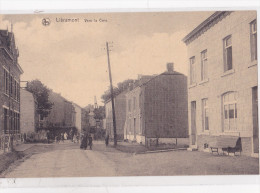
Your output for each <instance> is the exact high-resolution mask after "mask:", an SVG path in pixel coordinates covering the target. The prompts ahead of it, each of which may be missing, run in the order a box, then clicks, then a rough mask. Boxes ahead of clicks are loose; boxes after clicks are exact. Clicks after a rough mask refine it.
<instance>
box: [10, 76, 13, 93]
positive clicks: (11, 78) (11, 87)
mask: <svg viewBox="0 0 260 193" xmlns="http://www.w3.org/2000/svg"><path fill="white" fill-rule="evenodd" d="M10 95H11V96H13V77H12V76H10Z"/></svg>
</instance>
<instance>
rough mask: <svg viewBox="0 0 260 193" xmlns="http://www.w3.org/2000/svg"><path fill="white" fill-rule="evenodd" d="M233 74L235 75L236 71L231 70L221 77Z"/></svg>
mask: <svg viewBox="0 0 260 193" xmlns="http://www.w3.org/2000/svg"><path fill="white" fill-rule="evenodd" d="M233 73H235V69H231V70H228V71H226V72H224V73H223V74H222V75H221V77H224V76H228V75H230V74H233Z"/></svg>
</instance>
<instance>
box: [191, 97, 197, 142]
mask: <svg viewBox="0 0 260 193" xmlns="http://www.w3.org/2000/svg"><path fill="white" fill-rule="evenodd" d="M196 135H197V128H196V101H192V102H191V145H196V144H197V136H196Z"/></svg>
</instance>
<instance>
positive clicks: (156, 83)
mask: <svg viewBox="0 0 260 193" xmlns="http://www.w3.org/2000/svg"><path fill="white" fill-rule="evenodd" d="M186 84H187V77H186V76H185V75H183V74H181V73H178V72H176V71H174V70H173V63H168V64H167V71H166V72H164V73H162V74H160V75H157V76H150V77H147V76H146V77H145V76H144V77H139V80H137V81H136V82H135V83H134V85H133V86H132V88H131V87H130V90H129V91H128V92H127V93H126V107H127V108H126V121H125V128H124V138H125V139H128V140H130V141H136V142H138V143H142V144H146V145H148V142H149V141H151V140H154V139H158V138H159V142H166V143H167V142H168V143H170V142H172V141H173V138H185V137H187V136H188V104H187V97H188V96H187V85H186Z"/></svg>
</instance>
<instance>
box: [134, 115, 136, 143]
mask: <svg viewBox="0 0 260 193" xmlns="http://www.w3.org/2000/svg"><path fill="white" fill-rule="evenodd" d="M134 139H135V140H136V118H134Z"/></svg>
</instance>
